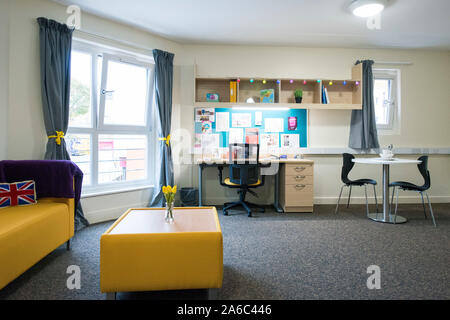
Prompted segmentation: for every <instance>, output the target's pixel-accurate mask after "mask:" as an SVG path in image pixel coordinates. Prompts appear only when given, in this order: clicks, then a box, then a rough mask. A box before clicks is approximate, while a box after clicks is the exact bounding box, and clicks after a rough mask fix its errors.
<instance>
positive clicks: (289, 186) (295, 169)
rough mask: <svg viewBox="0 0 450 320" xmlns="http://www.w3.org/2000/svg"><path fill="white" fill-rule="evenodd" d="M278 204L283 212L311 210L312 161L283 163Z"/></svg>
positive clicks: (312, 197) (312, 193)
mask: <svg viewBox="0 0 450 320" xmlns="http://www.w3.org/2000/svg"><path fill="white" fill-rule="evenodd" d="M280 170H281V171H280V205H281V207H282V208H283V210H284V211H285V212H312V211H313V206H314V204H313V199H314V188H313V186H314V163H313V162H311V161H305V162H301V161H299V162H298V163H285V164H283V165H282V166H281V168H280Z"/></svg>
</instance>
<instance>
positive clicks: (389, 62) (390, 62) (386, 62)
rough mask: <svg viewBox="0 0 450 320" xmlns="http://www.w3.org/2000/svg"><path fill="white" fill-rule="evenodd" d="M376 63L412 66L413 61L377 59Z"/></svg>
mask: <svg viewBox="0 0 450 320" xmlns="http://www.w3.org/2000/svg"><path fill="white" fill-rule="evenodd" d="M374 63H375V64H392V65H403V66H410V65H412V64H413V63H412V62H410V61H375V62H374Z"/></svg>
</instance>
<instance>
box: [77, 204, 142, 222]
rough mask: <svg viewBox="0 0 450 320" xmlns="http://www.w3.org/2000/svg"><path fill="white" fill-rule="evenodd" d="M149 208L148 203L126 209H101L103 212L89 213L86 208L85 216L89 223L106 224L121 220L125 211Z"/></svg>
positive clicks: (133, 205)
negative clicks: (106, 222)
mask: <svg viewBox="0 0 450 320" xmlns="http://www.w3.org/2000/svg"><path fill="white" fill-rule="evenodd" d="M147 206H148V202H145V203H136V204H130V205H128V206H126V207H118V208H108V209H101V210H95V211H88V210H85V209H84V208H83V209H84V211H85V212H84V216H85V218H86V219H87V220H88V221H89V223H91V224H93V223H99V222H105V221H110V220H116V219H117V218H119V217H120V216H121V215H122V214H123V213H125V211H127V210H128V209H130V208H145V207H147Z"/></svg>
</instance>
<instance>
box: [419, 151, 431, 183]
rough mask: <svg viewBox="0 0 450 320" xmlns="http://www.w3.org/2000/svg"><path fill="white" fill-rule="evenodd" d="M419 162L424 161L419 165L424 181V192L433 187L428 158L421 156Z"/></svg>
mask: <svg viewBox="0 0 450 320" xmlns="http://www.w3.org/2000/svg"><path fill="white" fill-rule="evenodd" d="M417 160H420V161H422V162H421V163H419V164H418V165H417V168H419V172H420V174H421V175H422V177H423V179H424V184H423V186H422V188H423V190H428V189H430V187H431V178H430V171H428V156H421V157H419V159H417Z"/></svg>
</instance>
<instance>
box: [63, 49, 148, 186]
mask: <svg viewBox="0 0 450 320" xmlns="http://www.w3.org/2000/svg"><path fill="white" fill-rule="evenodd" d="M118 52H119V51H117V52H115V51H114V50H111V49H106V48H104V49H103V48H102V47H96V46H93V45H87V44H85V43H82V42H74V45H73V50H72V65H71V81H72V82H71V92H70V115H69V130H68V134H67V136H66V142H67V149H68V152H69V154H70V157H71V159H72V161H74V162H75V163H76V164H77V165H78V166H79V167H80V168H81V170H82V171H83V172H84V179H83V187H84V190H85V191H88V192H95V190H96V189H99V188H101V189H102V191H103V190H109V189H116V188H119V189H120V188H122V187H127V186H140V185H149V184H151V183H152V180H153V177H152V175H151V172H154V170H152V166H153V159H152V157H150V150H152V149H153V148H152V147H153V143H154V141H155V137H154V133H153V132H152V130H151V128H152V127H153V125H152V124H153V119H154V117H153V113H152V110H153V108H151V106H152V105H153V97H152V90H151V88H152V83H151V79H152V77H151V75H152V72H153V70H154V69H153V64H152V63H151V62H150V61H147V60H145V59H142V58H141V57H136V56H133V55H130V54H123V52H122V53H118Z"/></svg>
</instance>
